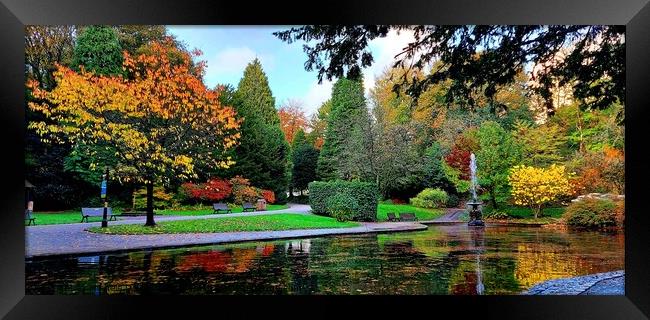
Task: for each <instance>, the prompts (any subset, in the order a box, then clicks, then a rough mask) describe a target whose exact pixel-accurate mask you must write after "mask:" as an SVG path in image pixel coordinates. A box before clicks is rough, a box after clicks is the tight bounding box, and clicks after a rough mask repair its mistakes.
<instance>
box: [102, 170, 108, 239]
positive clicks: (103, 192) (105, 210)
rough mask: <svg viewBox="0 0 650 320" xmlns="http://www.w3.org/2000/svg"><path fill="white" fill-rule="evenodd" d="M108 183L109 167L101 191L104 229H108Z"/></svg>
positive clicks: (103, 178) (105, 172)
mask: <svg viewBox="0 0 650 320" xmlns="http://www.w3.org/2000/svg"><path fill="white" fill-rule="evenodd" d="M107 181H108V167H106V170H105V171H104V175H103V177H102V187H101V188H102V191H101V199H102V200H104V214H103V216H102V228H106V227H108V220H107V218H108V217H107V216H108V197H107V196H106V183H107Z"/></svg>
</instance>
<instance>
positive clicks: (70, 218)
mask: <svg viewBox="0 0 650 320" xmlns="http://www.w3.org/2000/svg"><path fill="white" fill-rule="evenodd" d="M266 208H267V210H268V211H271V210H281V209H287V208H289V206H288V205H286V204H270V205H267V206H266ZM113 212H114V213H116V214H117V213H121V212H122V209H113ZM212 212H213V210H212V208H208V207H205V208H203V209H187V210H156V214H162V215H167V216H200V215H206V214H212ZM232 212H233V213H237V212H242V207H235V208H233V209H232ZM32 216H33V217H34V218H36V225H37V226H40V225H46V224H65V223H80V222H81V210H66V211H59V212H34V213H32ZM117 219H118V220H120V218H119V217H118V218H117ZM100 221H102V217H90V218H88V222H100ZM84 223H85V221H84Z"/></svg>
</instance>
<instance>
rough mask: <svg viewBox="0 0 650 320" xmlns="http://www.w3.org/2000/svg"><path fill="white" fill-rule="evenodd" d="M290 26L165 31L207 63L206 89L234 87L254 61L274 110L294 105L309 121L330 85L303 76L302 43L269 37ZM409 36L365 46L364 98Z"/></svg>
mask: <svg viewBox="0 0 650 320" xmlns="http://www.w3.org/2000/svg"><path fill="white" fill-rule="evenodd" d="M288 28H289V26H167V29H168V30H169V32H170V33H171V34H173V35H175V36H176V37H177V39H178V40H180V41H182V42H184V43H185V44H186V45H187V47H188V49H190V50H191V49H195V48H196V49H199V50H201V51H202V52H203V55H202V56H200V57H199V58H198V59H199V60H204V61H206V62H207V69H206V74H205V77H204V80H205V82H206V84H207V85H208V87H210V88H213V87H215V86H216V85H217V84H231V85H232V86H233V87H235V88H236V87H237V84H238V83H239V80H240V79H241V77H242V76H243V74H244V69H245V68H246V65H247V64H248V63H249V62H251V61H252V60H253V59H255V58H256V57H257V58H258V59H259V60H260V62H261V63H262V68H263V69H264V72H265V73H266V75H267V77H268V79H269V85H270V87H271V91H272V92H273V96H274V97H275V101H276V102H275V103H276V107H277V108H279V107H281V106H282V105H283V104H284V103H285V102H287V101H289V99H291V100H297V101H300V102H301V103H302V108H303V110H304V111H305V113H306V114H307V115H308V116H309V115H311V114H312V113H314V112H315V111H316V110H317V109H318V107H319V106H320V105H321V104H322V103H323V102H324V101H326V100H327V99H329V97H330V95H331V91H332V83H331V82H329V81H327V80H326V79H324V80H323V83H322V84H318V78H317V75H318V73H317V72H316V71H311V72H307V71H305V68H304V64H305V61H306V60H307V55H306V54H305V53H304V51H303V48H302V45H303V43H304V42H294V43H292V44H287V43H286V42H283V41H281V40H280V39H278V38H276V37H275V36H274V35H273V32H275V31H281V30H286V29H288ZM412 39H413V36H412V34H410V33H407V32H402V33H400V34H397V33H396V32H395V31H391V32H390V33H389V34H388V36H386V37H385V38H380V39H375V40H373V41H372V42H371V43H370V45H369V48H370V51H371V52H372V54H373V57H374V59H375V62H374V63H373V65H372V66H370V67H369V68H365V69H364V71H363V73H364V86H365V88H366V95H367V94H368V92H369V91H370V89H371V87H372V85H373V84H374V79H375V77H376V76H379V75H380V74H381V73H382V72H383V71H384V70H385V68H387V67H388V66H390V65H392V63H393V61H394V56H395V55H396V54H398V53H399V52H401V49H402V48H404V47H405V46H406V44H408V42H410V41H412Z"/></svg>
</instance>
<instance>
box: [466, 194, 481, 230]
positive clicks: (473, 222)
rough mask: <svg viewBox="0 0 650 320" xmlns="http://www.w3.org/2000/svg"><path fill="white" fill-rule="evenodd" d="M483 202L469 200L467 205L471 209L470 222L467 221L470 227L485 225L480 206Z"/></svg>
mask: <svg viewBox="0 0 650 320" xmlns="http://www.w3.org/2000/svg"><path fill="white" fill-rule="evenodd" d="M481 204H482V203H481V202H478V201H476V200H474V201H472V202H468V203H467V205H468V206H469V207H470V209H469V222H468V223H467V225H468V226H470V227H484V226H485V222H483V213H482V212H481V209H480V206H481Z"/></svg>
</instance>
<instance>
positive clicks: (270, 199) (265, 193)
mask: <svg viewBox="0 0 650 320" xmlns="http://www.w3.org/2000/svg"><path fill="white" fill-rule="evenodd" d="M261 193H262V198H264V200H266V202H267V203H274V202H275V192H273V191H271V190H262V192H261Z"/></svg>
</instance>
